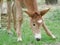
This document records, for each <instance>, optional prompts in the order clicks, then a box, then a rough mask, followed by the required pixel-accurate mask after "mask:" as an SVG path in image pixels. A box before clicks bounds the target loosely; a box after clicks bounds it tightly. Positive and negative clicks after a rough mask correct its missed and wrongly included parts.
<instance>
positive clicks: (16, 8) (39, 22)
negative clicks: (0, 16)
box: [7, 0, 56, 41]
mask: <svg viewBox="0 0 60 45" xmlns="http://www.w3.org/2000/svg"><path fill="white" fill-rule="evenodd" d="M7 1H8V14H9V15H8V32H9V33H10V15H11V10H10V9H11V7H10V8H9V6H10V3H9V2H10V1H9V0H7ZM21 2H23V3H24V5H25V6H26V7H27V11H25V12H26V13H27V14H28V15H29V17H30V25H31V29H32V32H33V34H34V37H35V38H36V40H37V41H39V40H40V39H41V30H40V27H41V26H42V27H43V28H44V29H45V31H46V33H47V34H48V35H49V36H51V37H52V38H54V39H55V38H56V37H55V36H54V35H53V34H52V33H51V32H50V31H49V29H48V28H47V26H46V25H45V23H44V21H43V19H42V16H43V15H44V14H46V13H47V12H48V11H49V9H45V10H42V11H38V6H37V1H36V0H14V5H13V9H12V12H13V20H14V28H15V30H16V33H17V37H18V38H17V41H22V36H21V25H22V21H23V16H22V6H21Z"/></svg>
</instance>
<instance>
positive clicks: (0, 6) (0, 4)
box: [0, 0, 3, 28]
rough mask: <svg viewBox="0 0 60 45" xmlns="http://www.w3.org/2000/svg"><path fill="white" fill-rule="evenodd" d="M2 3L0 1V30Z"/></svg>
mask: <svg viewBox="0 0 60 45" xmlns="http://www.w3.org/2000/svg"><path fill="white" fill-rule="evenodd" d="M2 3H3V0H0V28H1V12H2Z"/></svg>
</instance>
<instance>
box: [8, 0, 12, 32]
mask: <svg viewBox="0 0 60 45" xmlns="http://www.w3.org/2000/svg"><path fill="white" fill-rule="evenodd" d="M7 8H8V9H7V15H8V17H7V19H8V24H7V29H8V31H7V32H8V33H12V32H11V31H10V27H11V26H10V23H11V22H10V19H11V0H7Z"/></svg>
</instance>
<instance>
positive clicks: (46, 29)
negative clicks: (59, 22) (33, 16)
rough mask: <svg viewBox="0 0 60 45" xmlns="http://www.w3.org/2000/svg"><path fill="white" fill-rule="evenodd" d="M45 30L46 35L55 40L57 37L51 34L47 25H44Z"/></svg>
mask: <svg viewBox="0 0 60 45" xmlns="http://www.w3.org/2000/svg"><path fill="white" fill-rule="evenodd" d="M42 26H43V28H44V29H45V31H46V33H47V34H48V35H49V36H51V37H52V38H53V39H55V38H56V37H55V36H54V35H53V34H52V33H51V31H50V30H49V29H48V28H47V26H46V25H45V23H43V24H42Z"/></svg>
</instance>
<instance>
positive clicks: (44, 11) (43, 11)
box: [40, 8, 50, 16]
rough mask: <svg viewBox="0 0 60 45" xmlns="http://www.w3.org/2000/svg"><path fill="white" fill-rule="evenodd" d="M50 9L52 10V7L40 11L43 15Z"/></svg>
mask: <svg viewBox="0 0 60 45" xmlns="http://www.w3.org/2000/svg"><path fill="white" fill-rule="evenodd" d="M49 10H50V8H49V9H45V10H42V11H40V15H41V16H43V15H44V14H46V13H47V12H48V11H49Z"/></svg>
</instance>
